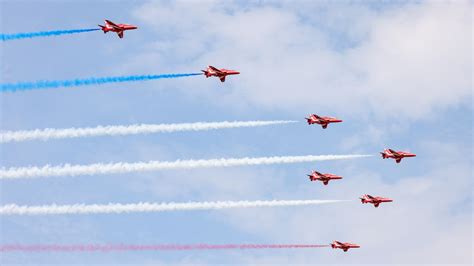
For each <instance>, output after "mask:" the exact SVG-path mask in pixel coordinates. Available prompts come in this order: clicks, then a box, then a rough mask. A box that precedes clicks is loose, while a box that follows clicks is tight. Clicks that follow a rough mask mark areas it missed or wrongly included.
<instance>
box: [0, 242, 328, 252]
mask: <svg viewBox="0 0 474 266" xmlns="http://www.w3.org/2000/svg"><path fill="white" fill-rule="evenodd" d="M325 247H329V245H316V244H188V245H178V244H158V245H152V244H151V245H130V244H127V245H126V244H115V245H113V244H111V245H107V244H105V245H104V244H102V245H100V244H99V245H80V244H79V245H17V244H12V245H0V252H120V251H184V250H225V249H300V248H325Z"/></svg>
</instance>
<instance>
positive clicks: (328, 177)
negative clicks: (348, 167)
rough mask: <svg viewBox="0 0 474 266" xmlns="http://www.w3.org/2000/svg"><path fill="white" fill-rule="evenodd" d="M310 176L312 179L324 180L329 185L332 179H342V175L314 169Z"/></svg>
mask: <svg viewBox="0 0 474 266" xmlns="http://www.w3.org/2000/svg"><path fill="white" fill-rule="evenodd" d="M308 176H309V180H311V181H316V180H319V181H322V182H323V184H324V185H327V184H328V183H329V181H330V180H335V179H342V176H338V175H333V174H321V173H320V172H318V171H313V172H312V173H311V174H310V175H308Z"/></svg>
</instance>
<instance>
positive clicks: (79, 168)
mask: <svg viewBox="0 0 474 266" xmlns="http://www.w3.org/2000/svg"><path fill="white" fill-rule="evenodd" d="M370 156H371V155H361V154H354V155H306V156H281V157H276V156H275V157H256V158H248V157H246V158H229V159H210V160H182V161H181V160H178V161H174V162H167V161H149V162H136V163H124V162H120V163H108V164H107V163H96V164H89V165H70V164H65V165H60V166H50V165H46V166H43V167H36V166H33V167H11V168H8V169H7V168H4V167H2V168H0V180H1V179H19V178H37V177H46V176H77V175H97V174H116V173H131V172H145V171H155V170H164V169H190V168H207V167H230V166H242V165H267V164H289V163H303V162H316V161H328V160H344V159H353V158H362V157H370Z"/></svg>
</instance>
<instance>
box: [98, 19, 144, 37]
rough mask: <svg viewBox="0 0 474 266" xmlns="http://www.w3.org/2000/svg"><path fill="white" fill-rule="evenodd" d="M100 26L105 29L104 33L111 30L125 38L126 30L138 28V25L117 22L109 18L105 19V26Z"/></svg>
mask: <svg viewBox="0 0 474 266" xmlns="http://www.w3.org/2000/svg"><path fill="white" fill-rule="evenodd" d="M99 27H100V28H101V29H102V30H103V31H104V34H105V33H107V32H109V31H112V32H116V33H117V35H118V36H119V37H120V39H122V38H123V32H124V31H126V30H135V29H137V26H133V25H130V24H115V23H113V22H112V21H110V20H107V19H106V20H105V26H102V25H99Z"/></svg>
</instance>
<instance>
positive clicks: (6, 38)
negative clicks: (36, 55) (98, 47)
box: [0, 29, 100, 41]
mask: <svg viewBox="0 0 474 266" xmlns="http://www.w3.org/2000/svg"><path fill="white" fill-rule="evenodd" d="M96 30H100V29H78V30H53V31H38V32H23V33H13V34H3V33H0V40H2V41H11V40H18V39H26V38H36V37H47V36H58V35H64V34H74V33H81V32H90V31H96Z"/></svg>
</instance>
